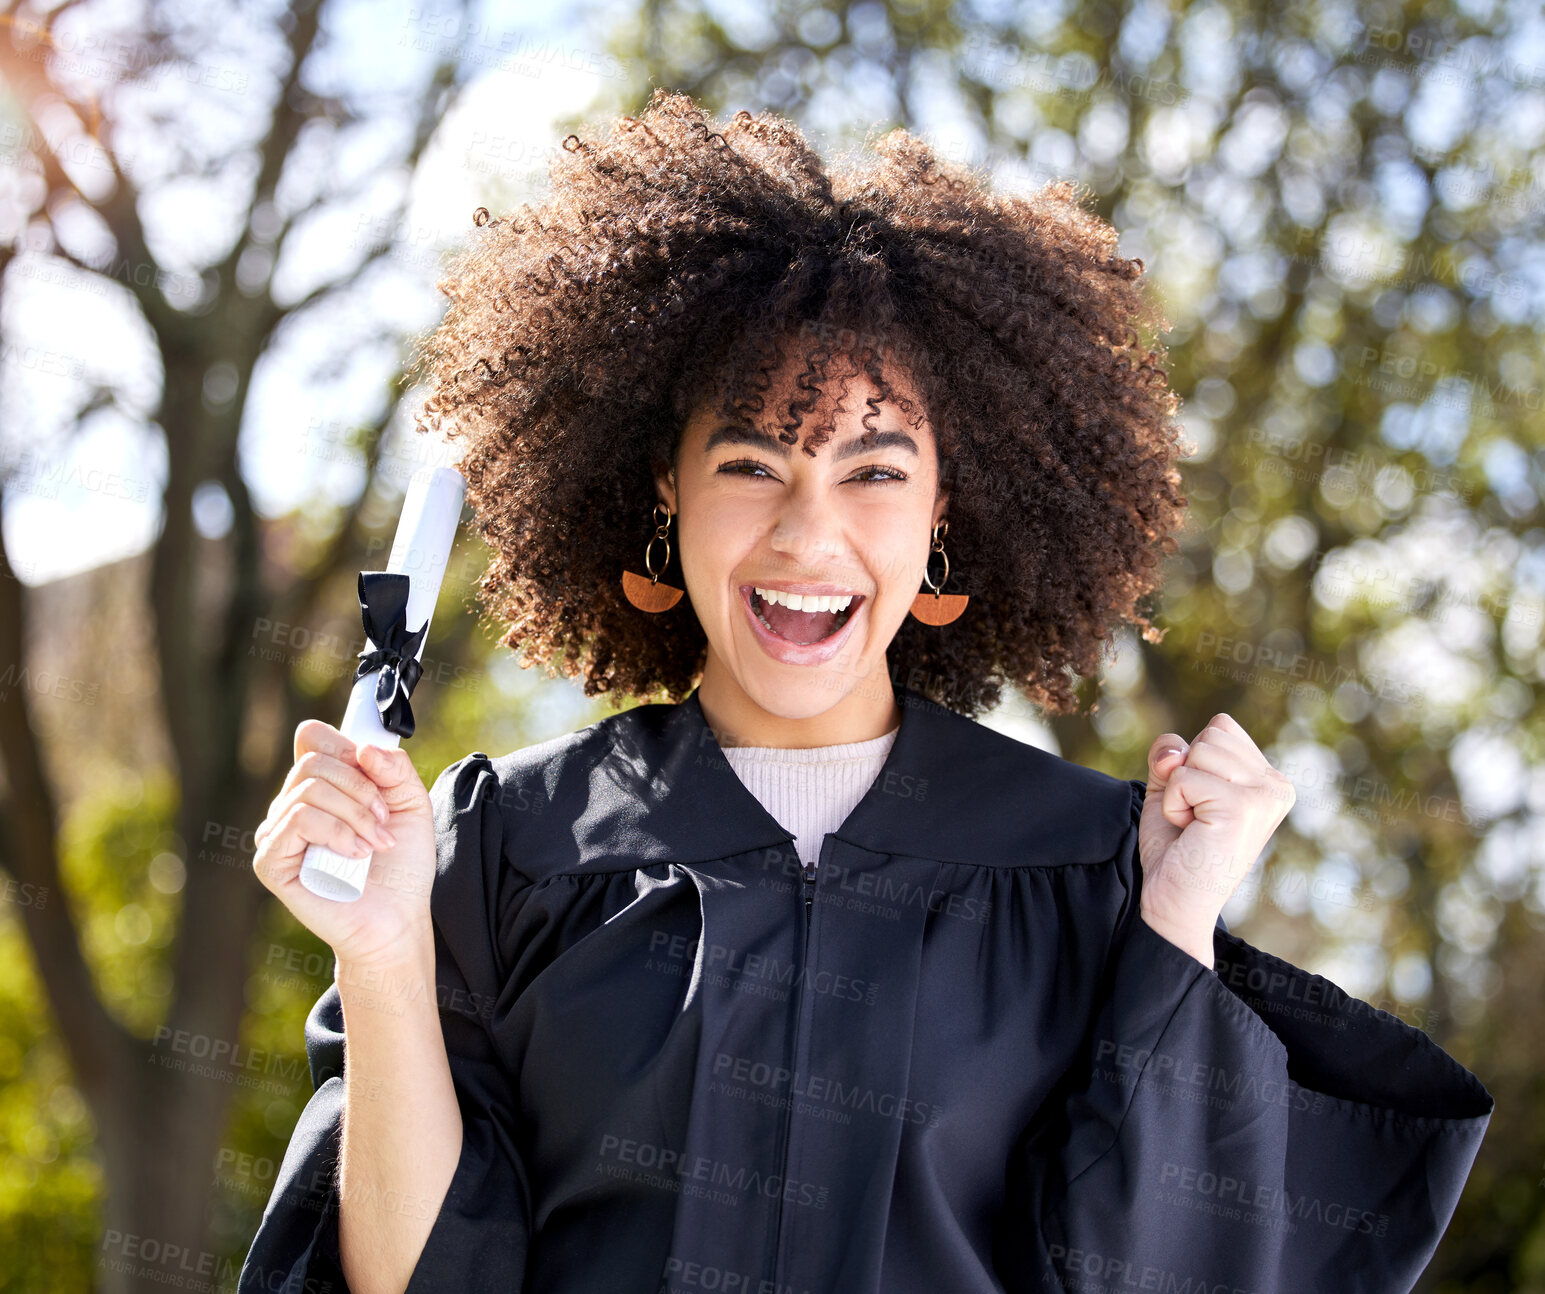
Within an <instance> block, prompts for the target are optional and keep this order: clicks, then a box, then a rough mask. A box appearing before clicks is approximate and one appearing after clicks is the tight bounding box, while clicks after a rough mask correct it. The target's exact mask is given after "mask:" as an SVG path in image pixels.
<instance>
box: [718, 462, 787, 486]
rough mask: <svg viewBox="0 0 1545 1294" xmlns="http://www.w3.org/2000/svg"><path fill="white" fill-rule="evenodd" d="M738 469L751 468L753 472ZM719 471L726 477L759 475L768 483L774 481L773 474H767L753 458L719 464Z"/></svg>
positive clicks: (762, 466) (761, 465)
mask: <svg viewBox="0 0 1545 1294" xmlns="http://www.w3.org/2000/svg"><path fill="white" fill-rule="evenodd" d="M740 468H751V469H754V470H753V471H740V470H738V469H740ZM719 470H720V471H721V472H723V473H724V474H725V475H727V476H754V475H757V474H760V475H761V476H763V477H765V478H766V479H767V480H769V481H771V480H773V479H775V478H774V477H773V474H772V473H771V472H769V471H768V470H767V468H766V467H765V466H764V465H763V464H761V463H759V462H757V461H756V459H754V458H736V459H731V460H730V461H729V462H728V463H721V464H720V465H719Z"/></svg>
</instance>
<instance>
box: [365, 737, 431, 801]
mask: <svg viewBox="0 0 1545 1294" xmlns="http://www.w3.org/2000/svg"><path fill="white" fill-rule="evenodd" d="M357 758H358V760H359V766H360V767H361V768H362V769H364V770H365V772H366V773H368V774H369V775H370V779H371V781H372V782H373V783H374V784H375V785H376V786H378V787H380V788H381V790H382V791H383V792H390V791H395V790H397V789H398V788H400V787H402V786H404V785H407V786H411V787H413V788H414V789H415V790H416V789H417V787H418V786H419V785H421V783H419V776H418V770H417V769H416V768H414V767H413V761H412V760H411V759H410V758H408V752H407V751H405V750H403V749H402V748H401V747H399V748H398V749H396V750H387V749H386V748H385V747H384V746H372V745H371V744H370V743H368V742H365V743H363V744H361V745H360V746H359V748H358V750H357Z"/></svg>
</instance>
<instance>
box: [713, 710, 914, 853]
mask: <svg viewBox="0 0 1545 1294" xmlns="http://www.w3.org/2000/svg"><path fill="white" fill-rule="evenodd" d="M900 731H901V727H900V725H899V724H898V725H897V726H896V727H895V728H892V729H891V730H890V731H889V732H887V733H885V734H884V735H883V736H879V737H872V738H870V739H869V740H868V741H848V742H841V743H839V744H837V745H834V746H807V747H804V748H802V749H801V748H794V747H783V746H729V747H726V748H725V751H724V757H725V758H726V759H727V760H729V762H730V767H731V768H733V769H734V770H735V775H736V776H737V777H739V778H740V780H741V781H742V782H744V783H745V784H746V789H747V790H749V791H750V792H751V794H752V795H754V796H756V798H757V799H758V800H759V801H761V804H762V807H763V808H764V809H766V810H767V812H768V813H770V814H772V816H773V817H774V818H776V819H777V820H778V821H779V822H780V823H782V824H783V825H784V826H785V827H787V828H788V829H789V830H790V831H792V832H793V833H794V845H795V848H796V849H797V850H798V852H799V858H800V861H801V862H802V863H804V864H805V865H806V866H807V867H814V866H815V865H816V862H817V860H818V858H819V856H820V852H821V841H822V840H823V839H825V837H826V833H827V832H829V831H835V830H836V829H837V828H838V827H840V826H841V825H842V823H843V820H844V819H845V818H846V817H847V816H848V814H850V813H852V812H853V807H854V806H855V805H856V804H857V803H858V802H859V801H860V800H861V799H863V797H864V792H865V791H867V790H868V789H869V787H870V785H871V784H872V783H873V782H874V779H875V777H876V776H878V774H879V772H880V766H881V765H882V764H884V763H885V757H886V755H888V754H889V753H890V748H891V743H892V742H894V741H895V740H896V734H897V733H898V732H900Z"/></svg>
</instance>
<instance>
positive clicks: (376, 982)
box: [335, 929, 435, 1002]
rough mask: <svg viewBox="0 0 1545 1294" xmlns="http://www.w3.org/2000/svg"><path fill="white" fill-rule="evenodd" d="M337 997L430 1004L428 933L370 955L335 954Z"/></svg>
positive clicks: (430, 947)
mask: <svg viewBox="0 0 1545 1294" xmlns="http://www.w3.org/2000/svg"><path fill="white" fill-rule="evenodd" d="M335 978H336V979H337V981H338V993H339V996H340V997H342V998H343V999H344V1001H345V1002H347V1001H348V1000H349V999H350V998H351V997H352V998H363V997H372V998H380V997H395V998H399V999H402V998H409V999H411V998H412V997H414V996H418V997H423V996H425V995H426V992H427V996H428V999H429V1001H431V1002H433V1001H434V992H433V990H434V984H435V946H434V935H433V933H432V932H431V931H430V930H427V929H426V931H425V932H424V933H422V934H420V935H415V936H411V937H403V938H400V939H397V940H394V941H393V942H392V945H391V947H390V949H389V950H386V951H383V952H375V953H370V954H359V953H347V952H339V953H337V970H336V972H335Z"/></svg>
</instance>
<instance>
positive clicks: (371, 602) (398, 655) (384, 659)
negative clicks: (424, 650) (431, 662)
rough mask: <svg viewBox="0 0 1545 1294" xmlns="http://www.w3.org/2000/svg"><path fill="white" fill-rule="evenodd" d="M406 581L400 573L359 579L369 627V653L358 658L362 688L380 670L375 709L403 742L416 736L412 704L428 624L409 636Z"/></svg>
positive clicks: (362, 616) (364, 574) (357, 674)
mask: <svg viewBox="0 0 1545 1294" xmlns="http://www.w3.org/2000/svg"><path fill="white" fill-rule="evenodd" d="M409 584H410V581H409V579H408V577H407V576H406V575H401V574H399V573H397V572H396V571H361V572H360V573H359V613H360V619H361V620H363V621H364V624H365V649H364V650H363V651H362V652H360V654H359V668H358V669H356V670H355V671H354V681H355V682H358V681H359V680H360V679H362V678H364V677H365V675H366V674H369V673H372V672H373V671H375V670H380V671H381V673H380V676H379V677H378V678H377V679H376V709H378V710H379V711H380V712H381V726H382V727H384V728H385V729H386V730H387V731H388V732H395V733H396V734H397V735H398V736H399V737H411V736H412V735H413V707H412V706H410V705H409V704H408V698H409V697H410V696H412V695H413V689H414V688H415V687H417V686H418V680H419V676H420V675H422V674H423V672H424V667H423V666H422V665H420V664H419V663H418V648H419V644H420V643H421V642H423V641H424V631H425V630H427V629H428V628H429V621H427V620H426V621H424V623H423V624H421V625H420V626H419V627H418V628H417V629H415V630H414V631H413V632H412V633H409V632H408V587H409Z"/></svg>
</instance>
